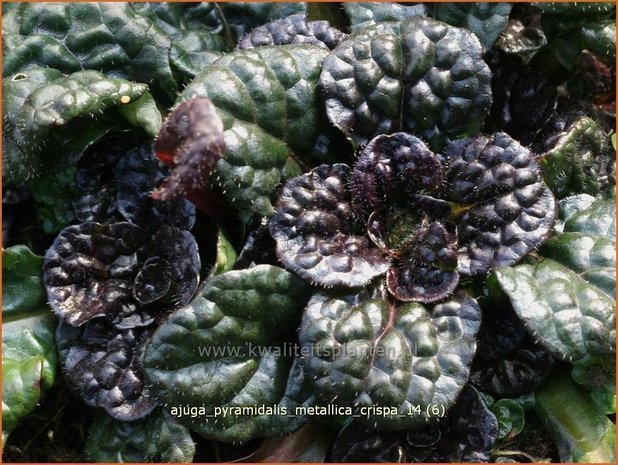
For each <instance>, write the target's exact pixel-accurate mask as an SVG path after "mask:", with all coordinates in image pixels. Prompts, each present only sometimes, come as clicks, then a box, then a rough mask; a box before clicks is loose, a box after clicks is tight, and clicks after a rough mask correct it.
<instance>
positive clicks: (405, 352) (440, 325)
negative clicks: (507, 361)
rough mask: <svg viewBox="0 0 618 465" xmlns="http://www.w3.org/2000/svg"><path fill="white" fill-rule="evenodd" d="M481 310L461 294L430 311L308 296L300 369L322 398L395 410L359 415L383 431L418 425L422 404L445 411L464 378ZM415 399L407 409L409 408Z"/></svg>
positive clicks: (373, 301)
mask: <svg viewBox="0 0 618 465" xmlns="http://www.w3.org/2000/svg"><path fill="white" fill-rule="evenodd" d="M479 326H480V309H479V307H478V305H477V303H476V302H475V301H474V300H473V299H472V298H470V297H469V296H468V295H467V294H465V293H459V294H456V295H455V296H454V297H453V298H451V299H450V300H447V301H445V302H442V303H439V304H437V305H435V306H434V307H433V309H432V310H431V312H430V311H429V310H427V309H426V308H425V307H423V306H422V305H421V304H417V303H412V304H401V305H398V304H396V303H394V302H391V303H389V302H387V301H384V300H382V299H376V298H373V299H370V298H368V297H367V296H366V295H363V294H359V295H347V296H343V297H330V296H328V295H327V294H323V293H318V294H315V295H314V297H313V298H312V299H311V301H310V302H309V305H308V306H307V309H306V310H305V314H304V316H303V321H302V323H301V327H300V334H299V340H300V343H301V346H302V349H303V352H304V353H308V354H310V355H308V356H306V357H305V358H303V359H302V362H303V366H304V368H305V369H306V370H307V375H308V377H309V379H310V380H311V382H312V383H313V385H314V387H315V390H316V395H317V396H318V400H319V402H321V403H332V402H335V403H336V404H337V405H339V406H350V407H352V410H353V412H354V413H357V414H359V413H361V412H360V410H359V408H360V407H363V406H381V407H384V408H388V409H395V410H397V411H398V413H399V414H398V415H392V414H388V411H387V413H386V414H385V415H384V416H380V415H373V414H371V412H369V414H364V415H362V418H360V419H359V421H361V422H363V423H364V424H367V425H372V426H373V427H374V428H375V427H378V428H380V429H385V430H396V429H407V428H419V427H421V426H422V425H424V424H425V423H426V420H427V415H428V414H427V411H428V406H429V405H437V406H438V407H437V408H438V409H444V410H445V411H448V409H449V408H450V406H451V405H453V404H454V402H455V400H456V398H457V396H458V395H459V392H460V390H461V388H462V387H463V386H464V385H465V383H466V381H467V379H468V373H469V368H470V364H471V362H472V358H473V357H474V353H475V350H476V334H477V332H478V329H479ZM415 405H421V409H420V410H421V411H420V412H419V413H418V414H414V415H408V408H409V407H410V406H415Z"/></svg>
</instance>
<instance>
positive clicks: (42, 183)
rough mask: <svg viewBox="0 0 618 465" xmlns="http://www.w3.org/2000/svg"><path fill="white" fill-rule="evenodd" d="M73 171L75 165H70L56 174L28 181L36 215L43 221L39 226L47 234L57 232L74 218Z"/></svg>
mask: <svg viewBox="0 0 618 465" xmlns="http://www.w3.org/2000/svg"><path fill="white" fill-rule="evenodd" d="M75 171H76V167H74V166H70V167H69V168H67V169H66V170H64V171H62V172H60V173H58V174H50V175H47V176H41V177H40V178H36V179H33V180H32V181H30V182H29V183H28V188H29V189H30V192H31V193H32V197H33V198H34V201H35V202H36V209H37V215H38V216H39V218H40V219H41V220H42V221H43V224H42V225H41V227H42V229H43V231H44V232H46V233H47V234H57V233H58V232H59V231H60V230H61V229H62V228H64V227H65V226H66V225H68V224H69V223H70V222H71V221H73V219H74V218H75V215H74V214H73V204H72V199H73V194H74V193H75Z"/></svg>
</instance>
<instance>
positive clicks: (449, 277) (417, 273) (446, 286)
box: [386, 221, 459, 303]
mask: <svg viewBox="0 0 618 465" xmlns="http://www.w3.org/2000/svg"><path fill="white" fill-rule="evenodd" d="M398 254H399V256H400V258H399V259H397V260H394V263H393V266H391V268H390V269H389V270H388V272H387V274H386V285H387V287H388V290H389V291H390V293H391V294H393V295H394V296H395V297H396V298H397V299H398V300H402V301H404V302H411V301H416V302H425V303H427V302H437V301H439V300H442V299H444V298H445V297H447V296H448V295H450V294H452V293H453V291H454V290H455V288H456V287H457V284H458V283H459V275H458V273H457V235H456V234H455V233H454V232H453V231H449V230H447V229H446V228H445V227H444V226H443V225H442V224H440V223H439V222H437V221H434V222H432V223H430V224H428V225H425V226H421V227H420V228H419V229H418V231H416V233H415V234H414V235H412V236H410V237H409V238H408V239H406V243H405V244H404V245H403V246H402V247H401V248H400V249H399V250H398Z"/></svg>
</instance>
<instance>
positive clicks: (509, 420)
mask: <svg viewBox="0 0 618 465" xmlns="http://www.w3.org/2000/svg"><path fill="white" fill-rule="evenodd" d="M491 411H492V412H493V413H494V415H496V418H497V419H498V440H501V441H509V440H511V439H513V438H514V437H515V436H517V435H518V434H519V433H521V432H522V431H523V430H524V426H525V413H524V409H523V407H522V406H521V404H520V403H519V402H517V401H516V400H515V399H500V400H498V401H496V402H495V403H494V404H493V405H492V406H491Z"/></svg>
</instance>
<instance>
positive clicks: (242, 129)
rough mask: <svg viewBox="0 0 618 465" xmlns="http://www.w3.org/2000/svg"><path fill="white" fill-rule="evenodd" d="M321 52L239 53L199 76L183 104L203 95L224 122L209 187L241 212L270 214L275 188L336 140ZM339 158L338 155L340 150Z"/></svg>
mask: <svg viewBox="0 0 618 465" xmlns="http://www.w3.org/2000/svg"><path fill="white" fill-rule="evenodd" d="M326 54H327V50H325V49H323V48H321V47H317V46H311V45H282V46H276V47H258V48H255V49H251V50H239V51H236V52H234V53H230V54H228V55H226V56H224V57H223V58H220V59H219V60H217V61H216V62H215V63H213V64H212V65H211V66H209V67H208V68H207V69H206V70H205V71H203V72H202V73H200V74H199V75H198V76H197V77H196V78H195V80H194V81H193V82H192V83H191V85H189V86H188V87H187V88H186V89H185V90H184V92H183V93H182V95H181V99H182V100H188V99H190V98H192V97H196V96H201V97H208V98H209V99H210V100H211V101H212V102H213V103H214V105H215V107H216V108H217V110H218V112H219V115H220V117H221V119H222V120H223V124H224V140H225V155H224V157H223V159H221V160H220V161H219V162H218V163H217V167H216V169H215V171H214V173H213V183H214V184H215V185H216V186H218V187H219V189H220V190H221V192H222V193H223V194H224V195H225V197H226V199H227V200H228V201H229V202H230V203H231V204H233V205H235V206H236V207H237V208H239V209H240V210H241V211H244V212H247V213H258V214H260V215H271V214H272V212H273V208H272V204H271V201H272V200H273V199H274V194H275V189H276V187H277V186H278V185H279V183H280V182H281V181H283V180H285V179H286V178H288V177H292V176H294V175H296V174H298V173H299V171H300V170H299V167H298V164H297V162H296V161H295V158H296V157H299V158H301V159H303V160H305V161H308V162H309V163H310V164H317V163H319V162H320V161H323V160H325V159H326V158H327V157H328V159H332V155H333V154H336V153H337V152H334V150H335V149H336V148H337V147H338V144H340V143H341V141H340V139H339V137H338V136H337V134H335V133H334V131H333V129H332V128H330V127H329V124H328V121H327V119H326V116H325V115H323V114H322V111H321V106H322V103H321V102H322V100H321V95H320V93H319V92H318V85H317V84H318V83H317V81H318V77H319V73H320V70H321V66H322V60H323V59H324V57H325V56H326ZM344 153H345V152H344Z"/></svg>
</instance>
